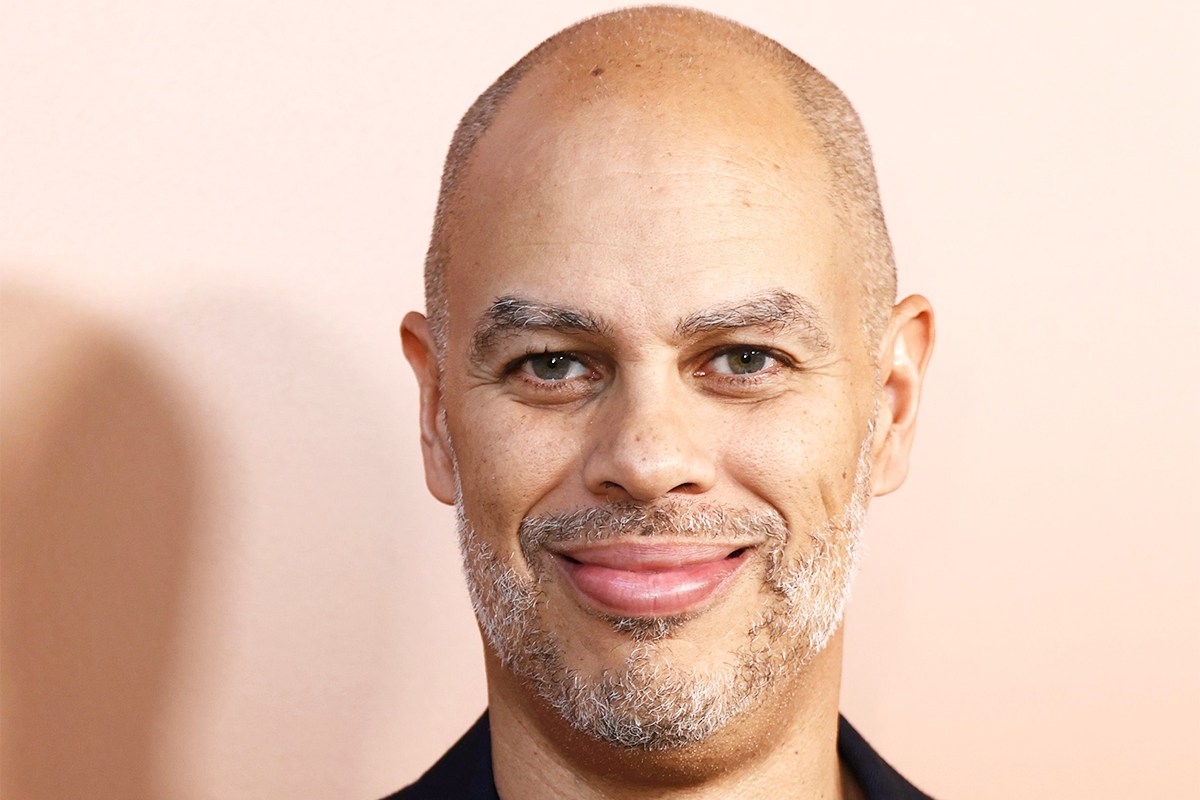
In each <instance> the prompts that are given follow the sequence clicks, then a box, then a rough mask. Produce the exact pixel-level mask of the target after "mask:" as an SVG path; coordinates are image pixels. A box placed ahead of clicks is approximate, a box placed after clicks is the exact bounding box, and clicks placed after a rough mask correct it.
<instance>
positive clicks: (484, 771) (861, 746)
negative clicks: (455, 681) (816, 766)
mask: <svg viewBox="0 0 1200 800" xmlns="http://www.w3.org/2000/svg"><path fill="white" fill-rule="evenodd" d="M837 749H838V756H840V757H841V759H842V762H843V763H844V764H845V765H846V766H847V767H848V768H849V770H850V772H851V773H852V774H853V775H854V778H855V780H857V781H858V785H859V786H861V787H862V790H863V794H864V795H865V796H866V798H867V800H930V798H929V796H928V795H926V794H924V793H923V792H921V790H919V789H917V787H915V786H913V785H912V784H911V783H909V782H908V781H906V780H905V779H904V778H903V777H902V776H901V775H900V773H899V772H896V770H894V769H892V767H891V765H890V764H888V763H887V762H886V761H884V760H883V759H882V758H880V757H879V754H878V753H876V752H875V751H874V750H872V749H871V745H869V744H867V742H866V740H865V739H863V738H862V737H861V736H859V734H858V731H856V730H854V728H853V727H851V725H850V723H849V722H847V721H846V718H845V717H842V716H839V717H838V743H837ZM460 798H461V800H500V795H499V794H497V793H496V782H495V780H494V779H493V778H492V735H491V728H490V727H489V726H488V716H487V713H486V712H485V713H484V715H483V716H482V717H480V718H479V721H478V722H476V723H475V724H474V725H472V726H471V730H469V731H467V732H466V733H465V734H463V737H462V738H461V739H459V740H458V742H456V743H455V745H454V746H453V747H451V748H450V751H449V752H448V753H446V755H444V756H442V758H441V760H439V761H438V762H437V763H436V764H434V765H433V766H432V767H430V768H429V771H428V772H426V773H425V774H424V775H422V776H421V778H420V780H418V781H417V782H416V783H414V784H413V785H412V786H409V787H408V788H406V789H401V790H400V791H398V792H396V793H395V794H392V795H388V796H387V797H386V798H384V800H460Z"/></svg>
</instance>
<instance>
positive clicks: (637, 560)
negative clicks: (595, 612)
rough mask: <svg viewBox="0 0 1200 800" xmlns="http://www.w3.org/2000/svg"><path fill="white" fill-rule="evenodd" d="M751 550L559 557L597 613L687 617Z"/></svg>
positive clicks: (666, 546) (627, 546) (627, 548)
mask: <svg viewBox="0 0 1200 800" xmlns="http://www.w3.org/2000/svg"><path fill="white" fill-rule="evenodd" d="M748 552H749V545H741V544H715V543H705V544H692V543H688V544H674V543H657V542H656V543H642V542H638V543H630V542H625V543H613V544H605V545H602V546H596V547H583V548H578V549H572V550H569V551H564V552H555V553H554V555H555V559H554V560H555V562H556V563H557V564H558V565H559V568H560V569H561V570H562V572H563V573H564V574H565V575H566V577H567V580H568V582H569V583H570V584H571V586H572V587H573V588H574V589H575V591H576V592H578V593H579V594H580V595H581V596H582V598H583V599H584V600H585V601H587V602H588V603H589V604H590V605H592V606H594V607H595V608H597V609H599V610H601V611H605V612H608V613H610V614H617V615H620V616H624V617H663V616H673V615H677V614H683V613H685V612H688V611H691V610H694V609H695V608H697V607H698V606H700V605H702V604H704V603H706V602H707V601H709V600H711V599H712V598H713V597H715V596H716V595H717V594H719V593H720V592H721V590H722V589H723V588H724V587H725V586H726V585H727V584H728V583H729V582H730V580H731V579H732V578H733V576H734V574H735V573H737V571H738V570H739V569H740V568H741V566H742V564H744V563H745V562H746V560H747V556H748Z"/></svg>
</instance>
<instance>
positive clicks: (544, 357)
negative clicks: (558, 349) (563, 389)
mask: <svg viewBox="0 0 1200 800" xmlns="http://www.w3.org/2000/svg"><path fill="white" fill-rule="evenodd" d="M517 371H519V372H522V373H524V374H525V375H527V376H530V377H533V378H536V379H537V380H539V381H547V382H551V383H554V382H558V381H567V380H571V379H572V378H586V377H588V376H590V375H591V374H592V371H591V370H590V369H589V368H588V366H587V365H586V364H584V363H583V362H582V361H580V360H579V359H578V358H575V357H574V356H572V355H571V354H570V353H534V354H531V355H528V356H526V357H525V358H523V359H521V361H520V363H519V364H518V365H517Z"/></svg>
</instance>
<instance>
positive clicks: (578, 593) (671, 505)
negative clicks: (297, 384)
mask: <svg viewBox="0 0 1200 800" xmlns="http://www.w3.org/2000/svg"><path fill="white" fill-rule="evenodd" d="M426 276H427V292H428V304H429V311H430V315H431V324H430V322H427V321H426V320H425V319H424V318H423V317H421V316H420V315H410V316H409V317H408V318H407V319H406V320H405V325H404V331H403V332H404V344H405V350H406V353H407V355H408V357H409V359H410V361H411V362H412V363H413V365H414V368H415V369H416V371H417V375H418V379H419V380H420V382H421V396H422V444H423V448H424V453H425V460H426V477H427V482H428V484H429V486H430V489H431V491H433V493H434V494H435V496H437V497H438V498H439V499H441V500H443V501H445V502H453V503H455V504H456V506H457V509H458V512H459V518H460V533H461V538H462V545H463V553H464V559H465V564H466V569H467V576H468V582H469V584H470V587H471V591H472V597H473V600H474V602H475V606H476V611H477V614H478V617H479V620H480V625H481V628H482V629H483V631H484V634H485V639H486V640H487V643H488V651H489V658H490V660H489V683H490V686H491V690H492V693H493V703H496V702H504V701H507V702H510V703H514V704H518V705H520V704H525V705H527V706H528V707H529V708H532V709H534V710H533V711H532V712H531V713H532V714H533V715H534V716H538V715H539V714H540V713H541V712H542V711H546V712H547V713H546V715H545V716H550V717H553V716H555V715H557V716H558V717H559V718H561V719H562V720H565V721H566V722H567V723H569V724H570V725H571V726H573V727H574V728H576V729H579V730H583V731H585V732H586V733H588V734H590V735H592V736H593V737H597V738H599V739H601V740H603V741H607V742H609V743H611V744H614V745H619V746H626V747H639V748H645V749H663V748H674V747H678V746H682V745H687V744H692V743H696V742H700V741H705V740H707V739H709V738H710V737H712V736H713V735H714V734H717V733H719V732H721V731H723V730H725V729H726V728H727V727H728V726H729V724H730V723H731V722H733V721H734V720H736V719H739V718H743V717H745V716H746V715H748V714H750V713H751V712H755V711H762V710H763V709H768V710H766V711H762V714H768V715H769V713H770V709H772V708H776V709H777V708H779V707H781V706H786V705H788V704H789V703H793V704H794V703H796V702H799V701H798V700H796V699H795V697H796V696H797V692H796V691H794V690H796V688H797V686H798V685H799V683H798V682H800V681H802V679H803V674H802V673H803V672H804V668H805V665H808V664H810V662H813V661H814V660H816V659H818V658H819V657H820V656H821V654H822V653H823V652H825V650H826V646H827V645H828V644H829V642H830V640H831V637H832V636H834V634H835V632H836V631H837V630H838V626H839V623H840V621H841V612H842V605H843V602H844V599H845V595H846V591H847V587H848V585H849V579H850V576H851V573H852V571H853V563H854V557H855V553H856V552H857V543H858V539H859V529H860V525H861V520H862V515H863V512H864V510H865V507H866V504H867V502H868V499H869V496H870V495H871V494H882V493H884V492H887V491H890V490H891V489H893V488H895V487H896V486H897V485H899V483H900V482H901V481H902V480H903V477H904V472H905V469H906V462H907V451H908V447H909V443H910V442H911V435H912V426H913V421H914V417H915V412H916V401H917V395H918V391H919V385H920V379H921V373H922V371H923V369H924V365H925V361H926V358H927V355H928V349H929V346H930V343H931V339H932V329H931V322H930V314H929V311H928V306H927V304H926V303H925V301H924V300H923V299H921V298H909V299H908V300H906V301H904V302H903V303H901V304H900V305H899V306H896V307H895V309H893V307H892V303H893V301H894V291H895V288H894V287H895V279H894V271H893V268H892V259H891V249H890V245H889V244H888V239H887V232H886V229H885V228H884V225H883V217H882V213H881V211H880V209H879V203H878V198H877V193H876V189H875V181H874V176H873V171H872V168H871V164H870V156H869V151H868V149H867V144H866V139H865V137H864V135H863V133H862V130H861V128H860V126H859V124H858V120H857V117H856V116H855V115H854V112H853V110H852V109H851V108H850V106H849V104H848V103H847V102H846V100H845V98H844V97H843V96H842V95H841V94H840V93H839V92H838V91H837V89H836V88H834V87H833V86H832V84H830V83H829V82H828V81H827V80H825V79H824V78H823V77H822V76H820V75H819V74H818V73H817V72H816V71H815V70H813V69H812V68H811V67H809V66H808V65H807V64H805V63H804V62H802V61H800V60H799V59H798V58H796V57H795V56H793V55H792V54H790V53H788V52H787V51H786V50H784V49H783V48H782V47H781V46H779V45H778V44H776V43H774V42H772V41H770V40H768V39H765V38H764V37H761V36H760V35H758V34H756V33H753V32H751V31H749V30H747V29H745V28H742V27H740V26H737V25H734V24H733V23H730V22H727V21H724V20H720V19H716V18H714V17H711V16H708V15H705V14H701V13H699V12H693V11H686V10H681V9H658V8H650V9H635V10H630V11H623V12H617V13H615V14H610V15H606V16H603V17H598V18H595V19H592V20H588V21H586V22H584V23H581V24H580V25H578V26H575V27H574V28H571V29H568V30H567V31H564V32H563V33H560V34H559V35H557V36H555V37H553V38H552V39H550V40H548V41H547V42H546V43H544V44H542V45H541V46H539V47H538V48H537V49H535V50H534V51H533V52H532V53H531V54H530V55H528V56H526V58H525V59H523V60H522V61H521V62H519V63H518V64H517V66H515V67H514V68H513V69H512V70H510V71H509V72H508V73H506V75H505V76H503V77H502V78H501V79H500V80H499V81H498V82H497V83H496V84H495V85H494V86H493V87H492V88H491V89H489V90H488V92H486V93H485V94H484V96H483V97H481V98H480V100H479V101H477V102H476V104H475V105H474V106H473V107H472V109H471V111H469V112H468V114H467V116H466V117H465V118H464V120H463V123H462V125H461V126H460V128H459V130H458V132H457V133H456V136H455V142H454V144H453V145H452V147H451V152H450V156H449V159H448V162H447V167H446V172H445V178H444V180H443V187H442V196H441V200H440V202H439V205H438V218H437V222H436V223H435V230H434V235H433V241H432V245H431V248H430V256H429V262H428V265H427V273H426ZM830 658H832V657H830ZM834 660H836V659H834ZM826 669H827V671H828V668H826ZM834 674H836V671H835V673H834ZM834 690H835V691H836V686H835V687H834ZM498 693H499V694H501V695H505V696H504V697H499V698H498V697H497V696H496V695H497V694H498ZM768 700H773V701H774V702H767V701H768ZM760 716H761V714H760Z"/></svg>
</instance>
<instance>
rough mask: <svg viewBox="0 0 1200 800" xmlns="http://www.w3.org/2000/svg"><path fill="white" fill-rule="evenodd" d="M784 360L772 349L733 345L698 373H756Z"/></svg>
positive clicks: (777, 364)
mask: <svg viewBox="0 0 1200 800" xmlns="http://www.w3.org/2000/svg"><path fill="white" fill-rule="evenodd" d="M781 363H782V361H781V360H780V359H779V358H777V357H776V356H775V355H774V354H773V353H771V351H769V350H763V349H760V348H757V347H731V348H729V349H728V350H723V351H721V352H720V353H717V355H715V356H713V357H712V358H711V359H709V360H708V362H707V363H706V364H705V365H704V366H703V367H701V368H700V370H699V371H698V372H697V373H696V374H698V375H705V374H708V373H716V374H718V375H754V374H756V373H759V372H764V371H768V370H771V369H774V368H775V367H778V366H779V365H780V364H781Z"/></svg>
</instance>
